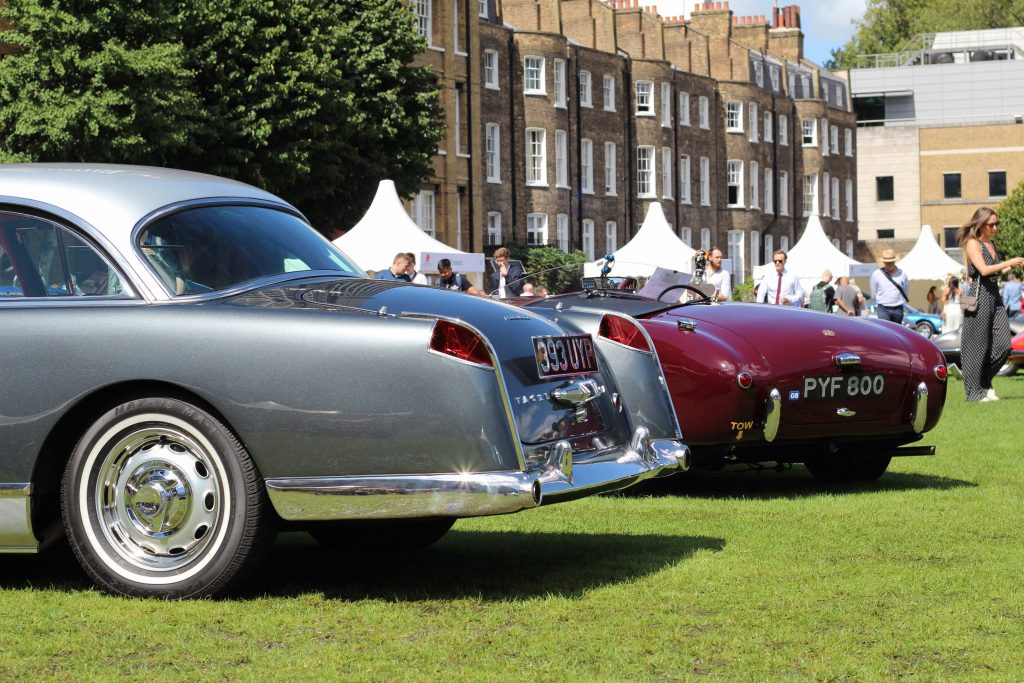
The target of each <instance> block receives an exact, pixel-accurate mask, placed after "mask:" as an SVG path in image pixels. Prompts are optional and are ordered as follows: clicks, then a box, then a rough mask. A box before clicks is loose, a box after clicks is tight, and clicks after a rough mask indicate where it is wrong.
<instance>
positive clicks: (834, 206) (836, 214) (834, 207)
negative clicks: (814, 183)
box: [832, 176, 842, 220]
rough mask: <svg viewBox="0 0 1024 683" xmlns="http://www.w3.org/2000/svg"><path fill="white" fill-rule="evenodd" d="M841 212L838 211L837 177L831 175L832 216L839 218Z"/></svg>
mask: <svg viewBox="0 0 1024 683" xmlns="http://www.w3.org/2000/svg"><path fill="white" fill-rule="evenodd" d="M841 217H842V214H840V213H839V178H837V177H836V176H832V218H834V219H835V220H839V219H840V218H841Z"/></svg>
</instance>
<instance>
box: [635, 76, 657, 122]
mask: <svg viewBox="0 0 1024 683" xmlns="http://www.w3.org/2000/svg"><path fill="white" fill-rule="evenodd" d="M636 115H637V116H654V83H652V82H651V81H637V82H636Z"/></svg>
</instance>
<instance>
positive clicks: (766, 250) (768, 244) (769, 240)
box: [761, 235, 775, 263]
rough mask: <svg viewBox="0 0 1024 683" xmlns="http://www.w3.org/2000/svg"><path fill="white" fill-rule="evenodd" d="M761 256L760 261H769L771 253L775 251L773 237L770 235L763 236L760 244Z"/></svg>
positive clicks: (770, 260)
mask: <svg viewBox="0 0 1024 683" xmlns="http://www.w3.org/2000/svg"><path fill="white" fill-rule="evenodd" d="M762 253H763V255H764V256H763V258H762V259H761V263H771V262H772V255H773V254H774V253H775V238H774V237H772V236H771V235H765V236H764V244H763V246H762Z"/></svg>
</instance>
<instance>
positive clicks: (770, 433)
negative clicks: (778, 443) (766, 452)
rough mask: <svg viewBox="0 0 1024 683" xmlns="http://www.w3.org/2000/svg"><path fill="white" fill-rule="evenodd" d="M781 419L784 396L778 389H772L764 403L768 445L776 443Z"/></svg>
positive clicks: (765, 435) (765, 431)
mask: <svg viewBox="0 0 1024 683" xmlns="http://www.w3.org/2000/svg"><path fill="white" fill-rule="evenodd" d="M781 419H782V394H781V393H780V392H779V390H778V389H772V390H771V391H770V392H769V393H768V399H767V400H766V401H765V402H764V440H765V441H767V442H768V443H771V442H772V441H775V437H776V436H778V434H779V421H780V420H781Z"/></svg>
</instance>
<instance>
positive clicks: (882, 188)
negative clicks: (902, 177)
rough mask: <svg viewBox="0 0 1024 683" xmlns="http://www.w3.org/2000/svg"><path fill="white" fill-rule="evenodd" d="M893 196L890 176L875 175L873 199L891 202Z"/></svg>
mask: <svg viewBox="0 0 1024 683" xmlns="http://www.w3.org/2000/svg"><path fill="white" fill-rule="evenodd" d="M894 197H895V193H894V192H893V186H892V176H891V175H884V176H875V199H876V200H878V201H880V202H891V201H892V200H893V198H894Z"/></svg>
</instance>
